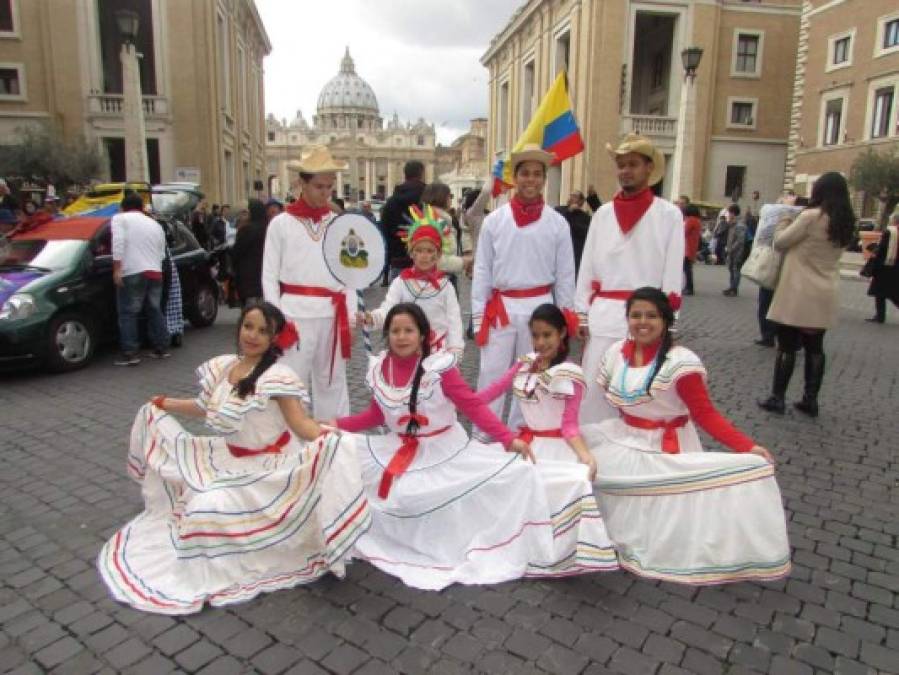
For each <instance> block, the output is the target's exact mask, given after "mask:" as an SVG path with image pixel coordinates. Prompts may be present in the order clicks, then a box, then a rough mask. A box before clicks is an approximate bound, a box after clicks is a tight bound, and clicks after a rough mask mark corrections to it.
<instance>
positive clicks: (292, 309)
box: [262, 146, 356, 420]
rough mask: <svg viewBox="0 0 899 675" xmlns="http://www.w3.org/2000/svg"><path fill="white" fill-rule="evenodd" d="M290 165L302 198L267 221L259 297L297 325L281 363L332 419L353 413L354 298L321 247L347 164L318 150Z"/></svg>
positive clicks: (318, 410)
mask: <svg viewBox="0 0 899 675" xmlns="http://www.w3.org/2000/svg"><path fill="white" fill-rule="evenodd" d="M291 168H292V169H295V170H298V171H299V173H300V179H299V187H300V196H299V198H298V199H297V200H296V201H294V202H293V203H291V204H289V205H288V206H287V209H286V210H285V211H284V212H283V213H281V214H279V215H277V216H275V217H274V218H272V220H271V222H270V223H269V224H268V230H267V231H266V235H265V252H264V254H263V257H262V292H263V295H264V296H265V299H266V301H268V302H270V303H272V304H273V305H275V306H277V307H278V308H280V309H281V311H282V312H284V315H285V316H286V317H287V318H288V320H290V321H293V322H294V323H295V324H296V326H297V329H298V330H299V333H300V340H299V342H298V343H297V345H296V346H294V347H292V348H290V349H289V350H288V351H287V352H286V353H285V354H284V356H283V362H284V363H286V364H287V365H289V366H290V367H291V368H293V370H294V371H295V372H296V373H297V375H299V377H300V379H301V380H302V381H303V382H304V383H305V384H306V385H307V386H308V387H309V390H310V393H311V394H312V408H313V414H314V416H315V417H316V418H317V419H321V420H331V419H334V418H336V417H341V416H344V415H348V414H349V412H350V398H349V394H348V393H347V384H346V363H347V361H348V360H349V358H350V340H351V334H350V329H351V318H350V317H353V316H354V315H355V311H356V301H355V292H354V290H353V289H348V288H347V287H346V286H344V285H343V284H341V283H340V282H338V281H337V280H336V279H335V278H334V276H333V275H332V274H331V272H330V271H329V270H328V266H327V264H326V263H325V256H324V251H323V249H322V243H323V241H324V238H325V233H326V232H327V230H328V226H329V225H330V224H331V221H332V220H334V218H335V217H336V216H337V214H336V213H335V212H334V211H333V210H332V209H331V207H330V198H331V190H332V189H333V188H334V184H335V182H336V181H337V172H338V171H343V170H344V169H346V165H345V164H344V163H343V162H338V161H336V160H335V159H334V158H333V157H331V153H330V152H328V149H327V148H326V147H324V146H317V147H315V148H312V149H311V150H310V151H309V152H307V153H306V154H305V155H304V156H303V157H302V159H301V160H300V161H299V163H298V164H295V165H293V166H291Z"/></svg>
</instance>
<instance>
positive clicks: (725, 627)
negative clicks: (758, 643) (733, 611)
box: [712, 614, 756, 642]
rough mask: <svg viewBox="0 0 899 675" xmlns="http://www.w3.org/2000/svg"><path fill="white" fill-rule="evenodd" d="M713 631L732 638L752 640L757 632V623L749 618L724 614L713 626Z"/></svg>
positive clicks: (743, 640) (744, 640)
mask: <svg viewBox="0 0 899 675" xmlns="http://www.w3.org/2000/svg"><path fill="white" fill-rule="evenodd" d="M712 631H714V632H715V633H718V634H720V635H723V636H725V637H728V638H731V639H732V640H739V641H742V642H752V640H753V639H754V638H755V634H756V625H755V624H754V623H753V622H752V621H749V620H747V619H741V618H739V617H736V616H732V615H730V614H724V615H722V616H721V617H719V618H718V620H717V621H716V622H715V624H714V625H713V626H712Z"/></svg>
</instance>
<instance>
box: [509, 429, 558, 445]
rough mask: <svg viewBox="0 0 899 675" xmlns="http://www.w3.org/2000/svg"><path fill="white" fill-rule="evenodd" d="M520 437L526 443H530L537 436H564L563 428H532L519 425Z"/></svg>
mask: <svg viewBox="0 0 899 675" xmlns="http://www.w3.org/2000/svg"><path fill="white" fill-rule="evenodd" d="M518 438H520V439H521V440H523V441H524V442H525V443H527V444H530V443H532V442H533V440H534V439H535V438H562V430H561V429H531V428H530V427H519V428H518Z"/></svg>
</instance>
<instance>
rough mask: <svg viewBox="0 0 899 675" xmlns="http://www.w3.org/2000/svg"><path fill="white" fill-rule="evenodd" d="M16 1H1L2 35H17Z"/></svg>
mask: <svg viewBox="0 0 899 675" xmlns="http://www.w3.org/2000/svg"><path fill="white" fill-rule="evenodd" d="M14 3H15V0H0V34H2V33H10V34H12V35H15V34H16V16H15V7H14V6H13V4H14Z"/></svg>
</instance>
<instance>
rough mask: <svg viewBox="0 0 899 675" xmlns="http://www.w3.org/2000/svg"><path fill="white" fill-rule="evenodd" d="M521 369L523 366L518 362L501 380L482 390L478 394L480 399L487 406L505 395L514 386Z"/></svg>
mask: <svg viewBox="0 0 899 675" xmlns="http://www.w3.org/2000/svg"><path fill="white" fill-rule="evenodd" d="M519 368H521V364H520V363H518V362H517V361H516V362H515V364H514V365H513V366H512V367H511V368H509V370H507V371H506V372H505V373H503V376H502V377H501V378H499V379H498V380H497V381H496V382H492V383H491V384H488V385H487V386H486V387H484V388H483V389H481V390H480V391H479V392H478V398H479V399H481V401H483V402H484V403H485V404H487V403H492V402H493V401H495V400H496V399H497V398H499V397H500V396H502V395H503V394H505V393H506V392H507V391H508V390H509V387H511V386H512V381H513V380H514V379H515V375H517V374H518V370H519Z"/></svg>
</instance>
